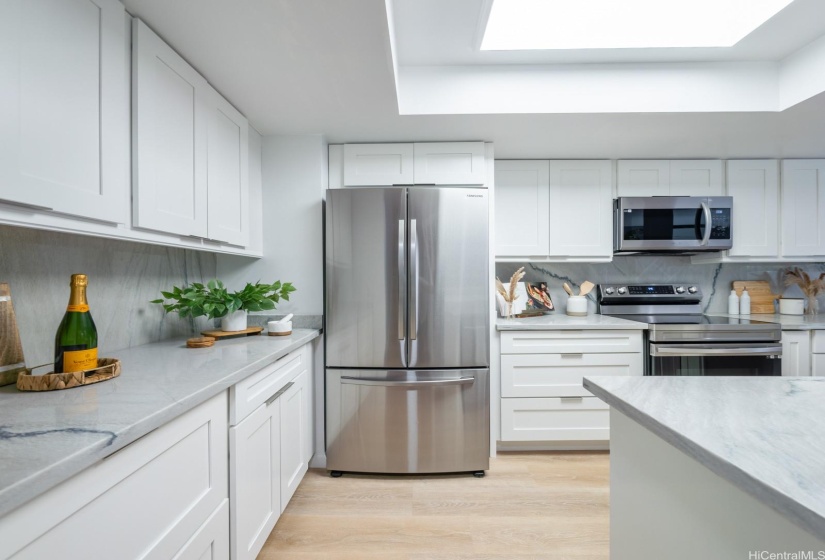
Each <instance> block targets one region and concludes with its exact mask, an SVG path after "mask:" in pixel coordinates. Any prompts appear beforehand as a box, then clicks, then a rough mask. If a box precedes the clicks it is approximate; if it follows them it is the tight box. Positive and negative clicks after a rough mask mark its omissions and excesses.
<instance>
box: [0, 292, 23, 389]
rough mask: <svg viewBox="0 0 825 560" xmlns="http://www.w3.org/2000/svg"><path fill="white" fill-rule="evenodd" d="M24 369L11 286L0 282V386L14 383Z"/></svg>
mask: <svg viewBox="0 0 825 560" xmlns="http://www.w3.org/2000/svg"><path fill="white" fill-rule="evenodd" d="M25 370H26V363H25V360H24V359H23V345H22V344H21V343H20V332H19V331H18V330H17V318H16V317H15V315H14V306H13V305H12V303H11V288H10V287H9V285H8V284H6V283H3V282H0V386H3V385H11V384H13V383H15V382H16V381H17V376H18V374H19V373H20V372H22V371H25Z"/></svg>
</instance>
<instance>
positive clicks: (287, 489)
mask: <svg viewBox="0 0 825 560" xmlns="http://www.w3.org/2000/svg"><path fill="white" fill-rule="evenodd" d="M309 374H310V372H309V371H306V370H304V371H303V372H301V373H300V374H299V375H297V376H296V377H295V378H294V379H293V380H292V382H291V386H290V387H289V389H287V391H286V392H285V393H284V394H283V395H281V397H280V401H281V426H282V427H283V429H282V431H281V511H282V512H283V510H285V509H286V506H287V504H288V503H289V500H290V499H291V498H292V495H293V494H294V493H295V490H296V489H297V488H298V485H299V484H300V483H301V480H302V479H303V478H304V474H306V472H307V469H308V467H309V457H307V456H306V449H307V444H306V442H307V439H308V438H309V437H310V434H309V424H308V423H307V419H308V414H307V408H308V407H309V399H310V396H309V390H308V383H307V378H308V376H309Z"/></svg>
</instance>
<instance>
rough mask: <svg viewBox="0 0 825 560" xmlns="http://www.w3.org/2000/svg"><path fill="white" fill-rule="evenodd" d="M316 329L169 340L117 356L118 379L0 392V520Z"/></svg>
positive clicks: (309, 338)
mask: <svg viewBox="0 0 825 560" xmlns="http://www.w3.org/2000/svg"><path fill="white" fill-rule="evenodd" d="M318 335H319V331H318V330H311V329H295V330H294V331H293V334H292V335H291V336H286V337H270V336H255V337H248V338H240V339H234V340H224V341H220V342H219V343H216V344H215V346H213V347H211V348H198V349H191V348H186V346H185V343H184V340H182V339H177V340H169V341H164V342H158V343H153V344H148V345H144V346H138V347H134V348H129V349H125V350H122V351H120V352H119V358H120V359H121V362H122V366H123V371H122V373H121V375H120V377H117V378H116V379H112V380H110V381H105V382H103V383H97V384H95V385H89V386H87V387H78V388H74V389H67V390H64V391H50V392H40V393H38V392H33V393H21V392H19V391H17V389H16V388H15V387H14V386H13V385H9V386H6V387H2V388H0V465H2V468H0V515H3V514H5V513H7V512H8V511H10V510H12V509H14V508H15V507H17V506H19V505H21V504H23V503H25V502H27V501H28V500H30V499H32V498H34V497H35V496H37V495H39V494H41V493H42V492H45V491H46V490H48V489H50V488H52V487H54V486H56V485H57V484H59V483H60V482H63V481H64V480H67V479H68V478H70V477H71V476H73V475H74V474H77V473H78V472H80V471H81V470H83V469H84V468H86V467H89V466H91V465H93V464H94V463H95V462H97V461H99V460H100V459H103V458H104V457H107V456H108V455H111V454H112V453H114V452H115V451H117V450H118V449H120V448H122V447H124V446H126V445H128V444H129V443H131V442H133V441H135V440H137V439H138V438H140V437H142V436H144V435H146V434H147V433H149V432H150V431H152V430H154V429H155V428H158V427H159V426H162V425H163V424H165V423H167V422H169V421H170V420H173V419H174V418H176V417H178V416H180V415H181V414H183V413H184V412H186V411H188V410H190V409H192V408H194V407H195V406H197V405H199V404H201V403H203V402H205V401H207V400H209V399H210V398H212V397H213V396H215V395H217V394H218V393H220V392H221V391H224V390H226V389H227V388H229V387H230V386H232V385H234V384H235V383H237V382H239V381H241V380H243V379H244V378H246V377H248V376H249V375H251V374H252V373H254V372H256V371H258V370H259V369H261V368H262V367H265V366H266V365H268V364H271V363H272V362H274V361H275V360H277V359H278V358H280V357H281V356H283V355H285V354H287V353H288V352H291V351H292V350H294V349H296V348H299V347H301V346H303V345H304V344H307V343H308V342H310V341H312V340H313V339H315V338H317V337H318Z"/></svg>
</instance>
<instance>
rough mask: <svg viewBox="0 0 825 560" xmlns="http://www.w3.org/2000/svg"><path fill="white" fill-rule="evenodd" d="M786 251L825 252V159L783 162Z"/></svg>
mask: <svg viewBox="0 0 825 560" xmlns="http://www.w3.org/2000/svg"><path fill="white" fill-rule="evenodd" d="M782 255H783V256H785V257H792V256H820V255H825V159H810V160H802V159H798V160H795V159H790V160H788V159H786V160H784V161H783V162H782Z"/></svg>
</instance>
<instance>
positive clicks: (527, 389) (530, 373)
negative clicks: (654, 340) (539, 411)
mask: <svg viewBox="0 0 825 560" xmlns="http://www.w3.org/2000/svg"><path fill="white" fill-rule="evenodd" d="M642 374H643V371H642V355H641V354H634V353H616V354H505V355H503V356H502V357H501V396H502V397H591V396H592V394H591V393H590V392H589V391H588V390H586V389H585V388H584V387H582V378H583V377H584V376H585V375H590V376H592V375H642Z"/></svg>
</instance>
